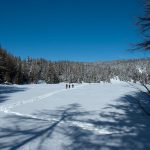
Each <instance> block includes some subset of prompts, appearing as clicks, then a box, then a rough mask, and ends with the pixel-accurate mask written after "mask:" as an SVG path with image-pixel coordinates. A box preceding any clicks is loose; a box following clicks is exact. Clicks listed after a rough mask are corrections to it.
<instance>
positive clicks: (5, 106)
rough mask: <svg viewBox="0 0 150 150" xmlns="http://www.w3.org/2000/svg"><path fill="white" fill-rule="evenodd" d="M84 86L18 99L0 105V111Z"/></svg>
mask: <svg viewBox="0 0 150 150" xmlns="http://www.w3.org/2000/svg"><path fill="white" fill-rule="evenodd" d="M84 86H86V85H80V86H77V87H75V88H73V89H69V90H66V89H61V90H58V91H55V92H52V93H48V94H44V95H41V96H37V97H34V98H32V99H29V100H23V101H19V102H16V103H12V104H9V105H3V106H1V107H0V111H2V112H3V110H9V109H12V108H14V107H17V106H20V105H24V104H28V103H33V102H35V101H40V100H43V99H45V98H48V97H51V96H53V95H56V94H58V93H61V92H64V91H70V90H74V89H77V88H79V87H84Z"/></svg>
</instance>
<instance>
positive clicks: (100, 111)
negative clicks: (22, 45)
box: [0, 80, 150, 150]
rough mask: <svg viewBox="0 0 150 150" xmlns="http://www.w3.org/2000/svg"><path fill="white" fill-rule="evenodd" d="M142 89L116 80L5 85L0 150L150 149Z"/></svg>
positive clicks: (0, 90)
mask: <svg viewBox="0 0 150 150" xmlns="http://www.w3.org/2000/svg"><path fill="white" fill-rule="evenodd" d="M143 91H144V88H143V87H141V86H140V85H139V84H133V83H132V84H131V83H130V84H129V83H125V82H121V81H118V82H116V81H114V80H113V81H112V83H111V84H110V83H99V84H98V83H97V84H96V83H95V84H94V83H91V84H88V83H83V84H75V88H71V89H65V83H61V84H55V85H48V84H37V85H35V84H31V85H11V86H10V85H9V86H6V85H0V150H3V149H6V150H15V149H20V150H88V149H89V150H122V149H125V150H134V149H137V150H149V149H150V142H149V138H150V116H148V115H146V113H145V112H144V111H143V110H142V109H141V108H142V107H143V106H144V108H147V107H148V103H147V100H149V95H148V94H147V93H145V92H143ZM139 100H140V103H139ZM140 104H142V107H141V105H140Z"/></svg>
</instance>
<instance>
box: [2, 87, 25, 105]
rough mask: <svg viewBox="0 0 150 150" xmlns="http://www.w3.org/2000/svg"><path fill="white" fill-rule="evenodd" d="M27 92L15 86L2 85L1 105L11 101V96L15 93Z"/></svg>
mask: <svg viewBox="0 0 150 150" xmlns="http://www.w3.org/2000/svg"><path fill="white" fill-rule="evenodd" d="M25 90H27V88H19V87H15V86H11V85H10V86H4V85H0V103H3V102H5V101H7V100H8V99H9V95H10V94H11V93H15V92H22V91H25Z"/></svg>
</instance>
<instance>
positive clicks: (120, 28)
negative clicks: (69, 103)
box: [0, 0, 150, 61]
mask: <svg viewBox="0 0 150 150" xmlns="http://www.w3.org/2000/svg"><path fill="white" fill-rule="evenodd" d="M143 11H144V10H143V3H142V0H0V19H1V23H0V43H1V45H2V47H4V48H6V49H7V50H8V51H9V52H11V53H12V54H14V55H17V56H21V58H26V57H27V56H32V57H34V58H36V57H38V58H39V57H43V58H46V59H49V60H74V61H75V60H76V61H98V60H114V59H127V58H137V57H145V56H146V57H149V56H150V54H149V53H145V54H144V53H137V54H136V53H130V52H127V51H126V50H127V49H129V48H131V45H130V44H132V43H136V42H137V41H138V40H140V38H141V35H140V32H139V30H138V28H137V27H136V25H135V24H136V21H137V16H140V15H142V14H143Z"/></svg>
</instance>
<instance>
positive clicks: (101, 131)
mask: <svg viewBox="0 0 150 150" xmlns="http://www.w3.org/2000/svg"><path fill="white" fill-rule="evenodd" d="M84 86H86V85H80V86H77V87H75V88H74V89H77V88H79V87H84ZM74 89H70V90H74ZM70 90H68V91H70ZM64 91H67V90H66V89H61V90H59V91H55V92H52V93H48V94H45V95H41V96H38V97H35V98H32V99H29V100H23V101H21V102H17V103H14V104H11V105H3V106H1V107H0V112H3V113H6V114H9V115H15V116H20V117H26V118H31V119H37V120H41V121H48V122H51V123H55V122H58V121H59V119H56V118H50V119H48V118H44V117H39V116H38V117H37V116H36V115H29V114H22V113H19V112H14V111H11V110H10V109H12V108H14V107H16V106H21V105H24V104H28V103H34V102H35V101H40V100H43V99H45V98H48V97H51V96H53V95H56V94H58V93H61V92H64ZM66 123H67V124H68V125H69V126H73V127H79V128H82V129H83V130H88V131H91V132H94V133H95V134H97V135H109V134H121V132H114V131H113V132H112V131H108V130H107V129H105V128H103V129H102V128H98V127H95V126H94V125H93V124H91V123H86V122H80V121H69V120H68V121H61V122H60V124H66ZM126 132H129V131H126ZM123 133H124V132H123ZM128 134H129V133H128Z"/></svg>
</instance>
